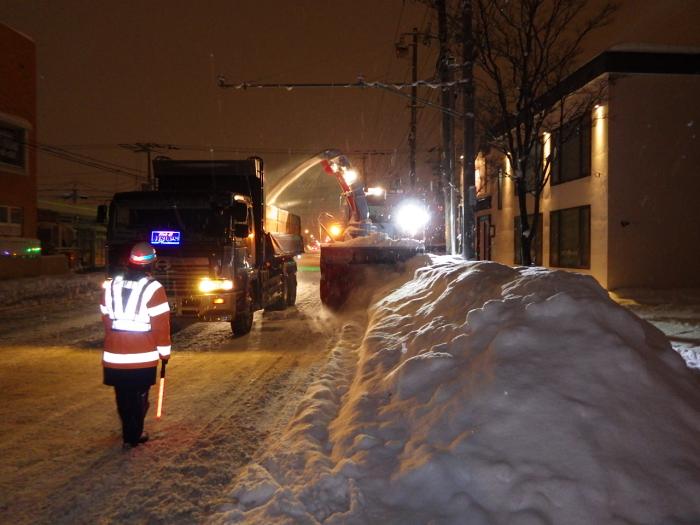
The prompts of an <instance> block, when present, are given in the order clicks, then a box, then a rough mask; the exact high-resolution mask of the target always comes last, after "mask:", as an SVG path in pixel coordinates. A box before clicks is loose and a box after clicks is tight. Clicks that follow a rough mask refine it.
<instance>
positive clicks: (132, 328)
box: [112, 319, 151, 332]
mask: <svg viewBox="0 0 700 525" xmlns="http://www.w3.org/2000/svg"><path fill="white" fill-rule="evenodd" d="M112 330H123V331H125V332H150V331H151V323H142V322H140V321H132V320H131V319H115V320H114V321H112Z"/></svg>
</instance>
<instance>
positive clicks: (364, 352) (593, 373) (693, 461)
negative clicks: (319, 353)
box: [213, 257, 700, 525]
mask: <svg viewBox="0 0 700 525" xmlns="http://www.w3.org/2000/svg"><path fill="white" fill-rule="evenodd" d="M418 259H420V258H416V259H414V261H413V262H412V265H413V267H412V268H409V271H410V270H413V269H416V268H420V269H418V270H417V271H416V273H415V277H414V278H412V279H411V278H410V275H411V274H410V273H409V274H407V275H404V276H401V277H399V278H397V279H396V280H394V282H393V283H388V284H386V287H385V288H384V291H383V292H382V291H380V292H378V293H377V294H376V295H375V301H374V304H373V305H372V306H371V308H370V309H369V312H368V314H367V315H368V328H367V331H366V333H365V334H364V337H363V335H362V334H361V333H358V326H357V325H356V324H353V322H352V321H348V323H347V324H346V327H345V329H344V335H343V337H342V338H341V342H340V344H339V345H338V348H337V349H336V351H335V352H334V353H333V357H332V359H331V362H330V364H329V366H328V368H327V370H326V373H325V375H324V376H323V378H322V379H321V380H319V381H318V382H317V383H315V384H314V385H313V386H312V387H311V388H310V390H309V392H308V394H307V396H306V399H305V400H304V401H303V402H302V404H301V406H300V407H299V410H298V412H297V414H296V416H295V418H294V419H293V420H292V422H291V423H290V425H289V426H288V428H287V430H286V433H285V435H284V436H283V437H282V439H280V440H279V441H278V442H276V443H273V444H272V446H271V447H270V449H269V451H268V452H267V453H266V454H265V455H264V456H262V457H260V458H258V460H257V461H256V462H255V463H253V464H251V465H249V466H248V467H247V468H246V469H245V470H244V472H243V473H242V474H241V476H240V478H239V479H238V480H237V482H236V483H235V484H234V485H233V486H232V488H231V490H230V494H229V499H230V503H229V504H227V505H224V506H222V507H221V508H220V509H219V513H218V514H217V515H215V516H214V517H213V521H214V522H217V523H235V522H250V523H310V524H311V523H324V524H340V523H343V524H347V523H357V524H365V523H402V524H406V523H409V524H410V523H416V524H419V523H436V524H437V523H445V524H447V523H455V524H457V523H460V524H461V523H470V524H474V525H479V524H509V525H511V524H550V523H552V524H554V523H556V524H559V523H562V524H564V523H565V524H567V525H576V524H581V525H583V524H586V525H589V524H591V523H600V524H607V523H616V524H617V523H619V524H622V523H624V524H647V523H649V524H652V523H653V524H658V523H678V524H681V523H682V524H687V523H700V500H698V498H697V494H699V493H700V454H699V452H700V446H699V445H698V443H699V441H698V436H700V390H699V389H698V386H699V385H698V374H697V372H696V371H693V370H691V369H689V368H688V367H687V366H686V365H685V363H684V361H683V360H682V359H681V357H680V356H679V355H678V353H676V352H674V351H673V350H672V348H671V345H670V344H669V341H668V339H667V338H666V337H665V336H664V335H663V334H662V333H661V332H660V331H659V330H658V329H657V328H655V327H654V326H652V325H651V324H649V323H647V322H645V321H643V320H641V319H640V318H639V317H637V316H635V315H633V314H632V313H630V311H629V310H627V309H625V308H623V307H621V306H620V305H618V304H616V303H615V302H614V301H613V300H612V299H610V297H609V296H608V293H607V292H606V291H605V290H603V289H602V288H601V287H600V286H599V285H598V284H597V283H596V282H595V281H594V280H593V279H592V278H590V277H587V276H583V275H578V274H573V273H567V272H563V271H551V270H546V269H542V268H511V267H508V266H504V265H500V264H497V263H492V262H465V261H463V260H461V259H458V258H451V257H439V258H432V259H431V260H425V259H423V260H418ZM421 266H424V267H421ZM388 280H389V277H388V276H380V280H377V281H376V282H375V283H369V284H368V287H370V288H371V287H372V286H375V287H379V284H378V283H386V282H387V281H388ZM390 289H394V291H393V292H391V293H388V295H387V290H390Z"/></svg>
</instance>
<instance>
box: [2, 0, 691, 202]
mask: <svg viewBox="0 0 700 525" xmlns="http://www.w3.org/2000/svg"><path fill="white" fill-rule="evenodd" d="M597 3H599V2H598V0H592V1H591V6H592V7H595V4H597ZM431 20H432V24H431V25H432V27H431V28H432V31H433V32H437V23H436V21H435V16H434V14H433V12H432V10H430V9H428V8H427V7H425V6H424V5H423V4H420V3H417V2H414V1H412V0H406V1H405V2H404V1H403V0H333V1H330V0H298V1H272V0H256V1H252V0H251V1H248V0H228V1H225V0H211V1H207V2H185V1H175V2H173V1H165V0H157V1H149V2H143V1H142V2H138V1H125V2H106V1H100V0H98V1H95V2H85V1H81V0H60V1H49V0H45V1H36V0H0V21H2V22H3V23H5V24H7V25H9V26H10V27H13V28H15V29H17V30H19V31H21V32H23V33H25V34H27V35H28V36H30V37H31V38H33V39H34V41H35V42H36V45H37V59H38V67H39V71H38V93H39V100H38V140H39V142H40V143H43V144H50V145H57V146H61V147H65V148H70V149H71V150H73V151H76V152H79V153H81V154H84V155H89V156H92V157H96V158H99V159H102V160H106V161H111V162H116V163H118V164H120V165H123V166H126V167H128V168H131V169H138V170H141V171H142V172H143V174H144V179H145V172H146V156H145V154H136V153H132V152H130V151H127V150H125V149H123V148H120V147H119V146H118V144H122V143H134V142H157V143H161V144H170V145H174V146H176V147H178V148H179V150H177V151H175V150H172V151H169V152H164V153H165V154H168V155H170V156H172V157H173V158H209V157H211V158H220V159H223V158H241V157H246V156H248V155H251V154H258V155H260V156H262V157H263V158H264V159H265V161H266V164H267V172H268V187H269V186H271V185H273V184H274V181H275V179H276V178H278V177H279V176H280V175H281V174H283V173H285V172H286V171H287V170H289V169H291V168H292V167H293V166H295V165H296V164H298V163H300V162H301V161H303V160H304V159H305V158H307V157H308V156H311V154H312V153H314V152H317V151H320V150H323V149H327V148H338V149H341V150H343V151H346V152H355V151H368V152H373V151H374V152H379V153H380V154H379V155H377V154H368V155H367V156H366V157H365V158H364V159H363V158H362V155H351V158H352V160H353V162H355V164H356V166H357V167H358V168H360V169H362V168H363V166H364V168H365V170H366V176H367V179H368V181H369V182H370V184H371V183H372V182H375V181H379V180H381V179H386V178H387V176H388V177H392V176H397V175H399V176H404V177H405V176H406V174H407V171H408V146H407V141H406V137H407V133H408V124H409V117H410V111H409V108H408V104H409V101H408V100H407V99H404V98H401V97H398V96H396V95H393V94H390V93H384V92H382V91H379V90H373V89H363V90H359V89H319V90H294V91H292V92H287V91H283V90H255V89H253V90H247V91H238V90H224V89H220V88H219V87H217V85H216V79H217V76H218V75H220V74H223V75H225V76H226V77H227V79H228V80H229V81H230V82H238V81H244V80H245V81H262V82H282V83H287V82H354V81H355V80H356V79H357V77H358V76H359V75H362V76H364V78H365V79H367V80H385V81H403V80H408V79H409V78H410V60H409V59H408V58H403V59H400V58H397V57H396V55H395V52H394V42H395V41H396V40H397V38H398V36H399V35H400V33H402V32H408V31H410V30H411V28H412V27H414V26H416V27H418V28H419V29H422V30H425V29H426V28H427V27H428V25H429V24H430V23H431ZM698 27H700V0H623V1H622V2H621V8H620V10H619V11H618V13H617V15H616V18H615V21H614V23H613V24H612V25H611V26H609V27H607V28H604V29H603V30H601V31H599V32H598V33H597V34H596V35H595V36H594V37H593V39H592V40H589V41H588V43H587V45H586V49H585V53H584V56H582V60H587V59H589V58H592V56H594V55H595V54H597V53H599V52H601V51H602V50H604V49H606V48H608V47H610V46H612V45H615V44H618V43H623V42H645V43H653V44H668V45H682V46H697V47H700V31H698V29H697V28H698ZM437 47H438V46H437V42H434V43H433V45H432V46H431V47H424V46H420V48H419V70H420V72H419V78H429V77H431V76H432V75H433V73H434V66H435V60H436V55H437ZM419 96H424V97H432V98H433V99H435V98H436V97H437V96H438V95H437V93H435V92H431V91H430V90H426V91H424V92H421V93H419ZM418 126H419V130H418V149H419V153H418V162H419V167H418V172H419V176H421V177H426V178H427V177H428V174H429V168H428V167H427V166H426V165H425V164H424V161H426V160H428V159H429V157H430V155H429V153H428V149H429V148H432V147H434V146H436V145H438V143H439V130H440V115H439V113H438V112H437V111H436V110H434V109H431V108H424V109H421V110H420V112H419V122H418ZM212 149H213V151H212ZM38 173H39V190H40V191H39V196H40V198H54V197H55V196H57V195H60V194H61V193H62V192H63V191H64V190H67V189H69V188H70V187H71V186H72V185H73V184H74V183H76V184H77V187H78V188H79V189H80V190H81V192H82V193H83V194H85V195H88V196H89V197H90V199H89V200H87V201H85V202H90V203H92V202H94V203H96V202H99V201H104V200H105V199H107V198H108V197H109V194H110V193H111V192H113V191H115V190H129V189H133V188H134V183H135V181H134V177H130V176H124V175H114V174H107V173H100V172H97V171H95V170H94V169H93V168H88V167H85V166H80V165H76V164H70V163H67V162H64V161H60V160H58V159H55V158H53V157H51V156H48V155H46V154H40V155H39V167H38ZM319 196H324V198H325V200H326V202H323V203H321V205H320V206H321V207H326V208H329V207H330V208H335V209H337V203H338V190H337V186H336V185H335V183H334V182H333V181H332V180H330V179H329V178H328V177H327V176H325V175H323V174H322V173H321V172H320V170H317V172H316V171H315V172H312V173H310V175H309V177H308V178H307V179H306V180H305V181H303V182H300V183H299V184H298V185H297V186H296V187H295V188H293V189H292V190H290V191H289V194H288V195H286V194H285V196H284V199H282V200H283V201H284V200H286V201H287V202H288V203H290V204H291V203H297V204H298V203H303V202H305V201H308V200H309V199H311V198H313V199H317V198H318V197H319ZM302 209H304V206H302V207H300V208H298V209H297V210H296V211H297V212H299V211H302ZM292 210H293V211H295V210H294V209H293V207H292ZM314 213H315V212H314Z"/></svg>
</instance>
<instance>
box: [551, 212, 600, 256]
mask: <svg viewBox="0 0 700 525" xmlns="http://www.w3.org/2000/svg"><path fill="white" fill-rule="evenodd" d="M549 265H550V266H555V267H560V268H590V267H591V207H590V206H580V207H578V208H568V209H565V210H557V211H553V212H551V213H550V214H549Z"/></svg>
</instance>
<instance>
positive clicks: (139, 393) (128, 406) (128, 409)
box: [114, 386, 151, 445]
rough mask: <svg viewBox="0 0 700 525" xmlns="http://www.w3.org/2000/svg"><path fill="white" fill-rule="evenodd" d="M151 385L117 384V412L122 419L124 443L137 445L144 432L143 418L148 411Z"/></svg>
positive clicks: (115, 390)
mask: <svg viewBox="0 0 700 525" xmlns="http://www.w3.org/2000/svg"><path fill="white" fill-rule="evenodd" d="M150 388H151V387H150V386H138V387H134V386H115V387H114V392H115V394H116V397H117V412H119V417H120V418H121V420H122V437H123V438H124V443H131V444H132V445H136V444H138V442H139V438H140V437H141V434H142V433H143V420H144V419H145V418H146V412H148V406H149V403H148V391H149V390H150Z"/></svg>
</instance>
